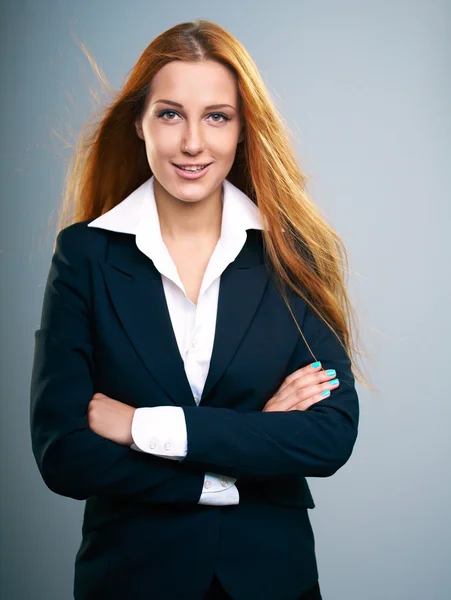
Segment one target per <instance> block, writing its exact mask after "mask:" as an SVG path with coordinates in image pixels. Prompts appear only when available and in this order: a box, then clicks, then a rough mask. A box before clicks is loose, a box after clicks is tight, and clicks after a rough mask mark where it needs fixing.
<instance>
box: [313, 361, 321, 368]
mask: <svg viewBox="0 0 451 600" xmlns="http://www.w3.org/2000/svg"><path fill="white" fill-rule="evenodd" d="M320 366H321V363H320V362H319V361H317V362H314V363H312V367H313V368H314V369H317V368H318V367H320Z"/></svg>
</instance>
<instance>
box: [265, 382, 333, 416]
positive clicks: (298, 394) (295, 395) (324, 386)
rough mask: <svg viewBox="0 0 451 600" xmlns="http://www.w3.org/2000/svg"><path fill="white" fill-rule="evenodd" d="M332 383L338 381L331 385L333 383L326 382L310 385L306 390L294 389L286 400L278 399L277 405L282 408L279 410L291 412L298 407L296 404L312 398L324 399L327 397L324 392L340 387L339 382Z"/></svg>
mask: <svg viewBox="0 0 451 600" xmlns="http://www.w3.org/2000/svg"><path fill="white" fill-rule="evenodd" d="M332 381H336V383H331V381H324V382H322V383H318V384H314V385H310V386H307V387H304V388H298V389H293V390H292V391H291V393H289V394H288V393H287V395H286V396H285V397H284V398H279V397H278V398H277V405H278V406H279V407H280V408H279V409H278V410H282V411H287V410H290V409H291V408H292V407H293V406H296V404H299V403H300V402H305V401H308V400H309V399H310V398H313V397H315V396H318V395H319V396H320V398H321V399H324V398H325V396H322V395H321V394H322V392H324V391H332V390H334V389H336V388H337V387H338V386H339V385H340V381H339V380H336V379H333V380H332Z"/></svg>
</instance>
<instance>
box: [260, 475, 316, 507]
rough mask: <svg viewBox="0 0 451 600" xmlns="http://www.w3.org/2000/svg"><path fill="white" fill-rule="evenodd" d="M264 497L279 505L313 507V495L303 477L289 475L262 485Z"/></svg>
mask: <svg viewBox="0 0 451 600" xmlns="http://www.w3.org/2000/svg"><path fill="white" fill-rule="evenodd" d="M264 494H265V496H266V498H267V499H268V500H269V501H270V502H271V503H272V504H277V505H279V506H291V507H294V508H315V503H314V501H313V496H312V494H311V492H310V488H309V486H308V484H307V481H306V479H305V477H301V476H299V475H289V476H286V477H283V478H279V479H276V480H274V481H271V482H268V483H267V484H266V485H265V487H264Z"/></svg>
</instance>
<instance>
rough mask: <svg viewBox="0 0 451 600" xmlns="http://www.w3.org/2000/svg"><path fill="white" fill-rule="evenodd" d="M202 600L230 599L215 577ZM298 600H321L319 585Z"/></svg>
mask: <svg viewBox="0 0 451 600" xmlns="http://www.w3.org/2000/svg"><path fill="white" fill-rule="evenodd" d="M204 600H231V597H230V596H229V594H227V592H226V591H225V590H224V588H223V587H222V585H221V583H220V581H219V579H218V578H217V577H216V575H214V577H213V581H212V582H211V585H210V587H209V588H208V592H207V595H206V596H205V599H204ZM298 600H322V598H321V592H320V589H319V583H318V582H316V584H315V585H314V586H313V587H312V589H310V590H308V591H307V592H304V593H303V594H302V595H301V596H299V598H298Z"/></svg>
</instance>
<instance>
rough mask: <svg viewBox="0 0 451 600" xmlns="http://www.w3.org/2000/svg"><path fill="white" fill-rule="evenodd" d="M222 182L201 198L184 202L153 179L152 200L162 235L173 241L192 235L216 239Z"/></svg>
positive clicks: (217, 237)
mask: <svg viewBox="0 0 451 600" xmlns="http://www.w3.org/2000/svg"><path fill="white" fill-rule="evenodd" d="M221 194H222V185H220V186H219V187H218V188H217V189H216V190H214V192H213V193H212V194H211V195H210V196H209V197H208V198H205V199H204V200H199V201H197V202H183V201H182V200H179V199H178V198H175V197H174V196H171V194H169V193H168V192H167V191H166V190H165V189H164V188H163V187H162V186H161V185H160V183H159V182H158V181H157V180H156V179H154V195H155V203H156V205H157V210H158V218H159V221H160V229H161V235H162V237H163V238H164V239H171V240H174V241H183V240H192V239H193V238H210V237H214V238H216V239H219V237H220V235H221V223H222V199H221Z"/></svg>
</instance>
